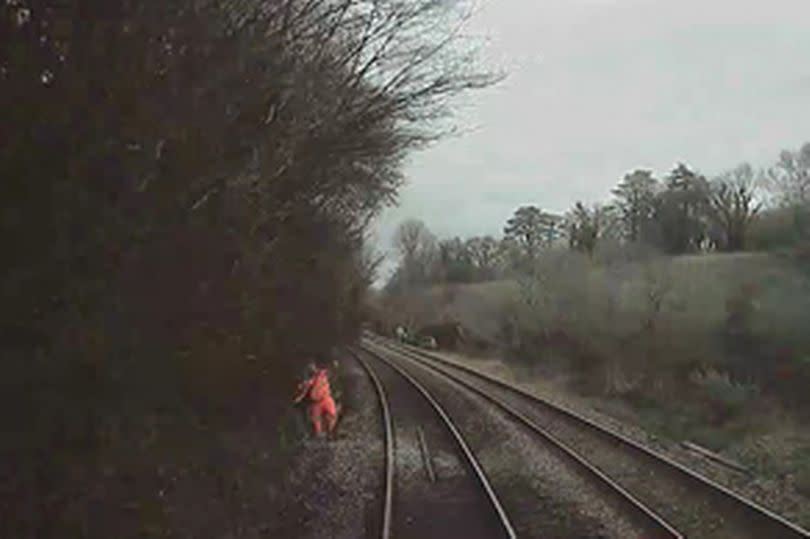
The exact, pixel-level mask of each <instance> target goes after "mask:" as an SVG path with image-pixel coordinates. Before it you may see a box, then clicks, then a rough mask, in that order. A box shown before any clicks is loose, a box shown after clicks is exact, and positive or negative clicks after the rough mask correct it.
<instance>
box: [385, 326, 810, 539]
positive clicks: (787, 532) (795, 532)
mask: <svg viewBox="0 0 810 539" xmlns="http://www.w3.org/2000/svg"><path fill="white" fill-rule="evenodd" d="M378 339H380V338H379V337H378V338H377V339H375V340H378ZM380 344H381V345H382V346H384V347H386V348H393V349H395V350H400V351H404V352H406V353H409V354H411V356H416V358H419V359H416V358H415V360H421V361H423V362H425V361H430V362H434V363H438V364H441V365H444V366H446V367H449V368H451V369H456V370H459V371H462V372H465V373H467V374H469V375H471V376H473V377H474V378H477V379H479V380H482V381H484V382H486V383H490V384H493V385H495V386H498V387H500V388H502V389H505V390H507V391H509V392H511V393H513V394H515V395H518V396H520V397H522V398H524V399H527V400H528V401H530V402H533V403H535V404H538V405H540V406H542V407H544V408H546V409H548V410H550V411H552V412H554V413H556V414H557V415H560V416H562V417H565V418H567V419H570V420H572V421H573V422H574V423H578V424H580V425H583V426H585V427H586V428H587V429H589V430H590V431H592V432H596V433H598V434H599V435H601V436H604V437H606V438H608V439H610V440H613V441H614V442H618V443H619V444H620V445H621V446H624V447H626V448H628V449H630V450H632V451H635V452H636V453H638V454H641V455H643V456H645V457H646V458H648V459H651V460H652V461H654V462H657V463H659V464H661V465H663V466H665V467H667V468H669V469H670V470H673V471H676V472H678V473H679V474H680V475H682V476H683V477H685V478H687V479H689V480H690V481H692V482H693V483H694V484H696V485H699V486H701V487H703V488H705V489H707V490H708V491H711V492H713V493H715V494H717V495H719V496H721V497H722V498H724V499H725V500H726V501H728V502H731V503H733V504H735V505H736V506H737V507H738V508H741V509H743V510H744V511H747V512H749V513H750V514H753V515H755V516H757V517H758V518H759V519H760V520H761V522H762V523H763V524H765V525H766V526H768V527H770V528H772V529H771V530H770V532H772V533H778V534H779V535H768V536H767V537H769V538H770V537H774V538H775V537H779V538H780V539H781V538H784V539H795V538H802V539H810V531H808V530H806V529H804V528H802V527H801V526H799V525H798V524H795V523H793V522H791V521H789V520H787V519H786V518H785V517H783V516H781V515H779V514H777V513H775V512H774V511H772V510H770V509H768V508H766V507H764V506H762V505H760V504H758V503H757V502H755V501H753V500H750V499H748V498H746V497H744V496H742V495H741V494H738V493H737V492H734V491H733V490H731V489H730V488H728V487H726V486H724V485H721V484H720V483H718V482H716V481H714V480H712V479H709V478H708V477H706V476H705V475H703V474H701V473H700V472H697V471H695V470H692V469H691V468H689V467H687V466H685V465H684V464H681V463H680V462H678V461H676V460H674V459H673V458H672V457H669V456H667V455H664V454H663V453H661V452H659V451H657V450H655V449H652V448H650V447H647V446H645V445H643V444H642V443H640V442H637V441H636V440H633V439H632V438H629V437H628V436H626V435H624V434H621V433H619V432H616V431H614V430H613V429H611V428H609V427H607V426H604V425H600V424H599V423H597V422H595V421H594V420H592V419H590V418H588V417H585V416H583V415H582V414H580V413H579V412H576V411H574V410H571V409H570V408H567V407H565V406H563V405H560V404H557V403H554V402H551V401H549V400H547V399H544V398H542V397H539V396H537V395H534V394H532V393H529V392H528V391H526V390H525V389H522V388H520V387H517V386H514V385H512V384H510V383H507V382H505V381H503V380H500V379H498V378H496V377H494V376H491V375H489V374H485V373H483V372H481V371H479V370H478V369H475V368H473V367H469V366H467V365H461V364H459V363H457V362H455V361H450V360H448V359H445V358H442V357H439V356H437V355H436V354H431V353H428V352H425V351H422V350H419V349H414V348H413V347H411V346H404V345H401V344H399V343H396V344H394V343H391V342H390V341H389V340H388V339H385V340H384V341H383V342H382V343H380ZM763 537H764V536H763Z"/></svg>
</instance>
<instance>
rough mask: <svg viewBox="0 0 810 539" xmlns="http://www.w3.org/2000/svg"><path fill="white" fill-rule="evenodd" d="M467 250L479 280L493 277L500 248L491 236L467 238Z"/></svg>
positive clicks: (496, 268)
mask: <svg viewBox="0 0 810 539" xmlns="http://www.w3.org/2000/svg"><path fill="white" fill-rule="evenodd" d="M467 250H468V252H469V254H470V257H471V258H472V262H473V264H474V265H475V268H476V271H477V273H478V278H479V279H481V280H489V279H493V278H494V277H495V274H496V273H497V270H498V267H499V265H500V257H501V249H500V246H499V245H498V240H496V239H495V238H493V237H492V236H483V237H480V236H478V237H474V238H470V239H469V240H467Z"/></svg>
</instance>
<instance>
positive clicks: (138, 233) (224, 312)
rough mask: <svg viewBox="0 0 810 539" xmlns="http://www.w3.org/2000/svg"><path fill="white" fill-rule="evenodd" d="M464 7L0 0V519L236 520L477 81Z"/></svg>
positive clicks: (47, 525)
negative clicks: (467, 50) (457, 27)
mask: <svg viewBox="0 0 810 539" xmlns="http://www.w3.org/2000/svg"><path fill="white" fill-rule="evenodd" d="M456 9H457V8H455V7H451V8H448V7H446V6H443V5H441V3H437V2H431V1H427V0H425V1H421V0H419V1H415V2H414V1H404V0H382V1H379V2H374V3H371V2H365V1H363V0H307V1H305V0H280V1H274V2H266V1H259V0H232V1H217V0H203V1H191V0H167V1H160V2H146V3H143V2H129V1H124V0H103V1H102V0H75V1H71V2H57V1H34V0H11V1H8V2H3V4H2V5H1V6H0V108H1V109H2V110H3V121H2V122H0V140H2V141H3V142H2V147H0V178H2V187H0V189H2V197H0V235H1V236H2V244H3V246H4V249H5V252H4V257H3V258H4V261H5V263H4V264H3V268H2V270H0V272H1V273H0V287H2V291H3V296H2V297H3V302H2V309H1V310H0V318H1V319H2V322H0V327H2V332H3V333H2V338H3V350H4V354H3V361H2V374H1V375H0V378H2V380H3V383H2V388H0V394H2V399H3V402H2V403H1V404H2V406H1V407H0V414H2V417H3V425H4V428H3V434H2V438H3V439H2V444H3V454H2V459H0V460H1V461H2V464H0V493H1V494H0V496H1V497H2V499H0V505H2V512H1V513H0V522H2V524H1V525H0V535H2V536H4V537H67V536H84V537H89V536H98V537H124V536H135V535H138V534H139V533H146V534H148V535H151V536H162V535H165V534H169V533H174V534H179V535H183V534H187V535H188V536H200V535H199V533H195V532H193V530H192V529H190V528H185V529H184V528H183V522H185V523H186V524H188V525H190V526H191V525H192V523H193V525H194V526H199V527H200V530H206V532H205V533H204V535H208V536H220V535H221V536H224V535H225V534H226V528H228V527H229V526H231V527H233V526H235V524H234V523H233V522H232V521H229V518H237V516H238V515H239V514H240V513H239V511H240V509H239V507H240V506H239V504H238V503H236V501H234V500H235V499H234V498H228V496H226V495H225V493H226V492H231V491H230V490H229V489H231V485H230V483H229V481H230V480H231V479H233V480H234V481H236V479H238V477H236V476H237V475H238V474H240V473H247V474H248V475H250V474H251V473H257V474H270V475H267V476H265V477H264V479H263V480H262V484H263V485H266V484H267V483H268V482H270V483H272V478H273V477H274V476H273V475H272V473H271V472H273V470H278V469H280V467H282V466H283V464H284V462H283V460H281V456H280V454H279V453H278V452H277V451H276V448H277V439H276V437H275V433H276V428H277V427H276V426H277V424H278V423H277V420H278V418H279V416H280V414H281V413H282V411H283V410H284V408H285V406H286V404H287V401H288V399H289V393H290V388H291V387H292V383H293V380H294V377H295V376H296V375H297V369H298V368H299V365H300V363H301V361H302V360H303V359H304V358H305V357H307V356H309V355H314V356H316V357H326V356H327V355H328V354H329V352H330V351H331V350H332V349H333V347H334V346H337V345H340V344H341V343H345V342H347V341H350V340H351V339H353V338H354V337H355V336H356V334H357V332H358V328H359V322H360V318H361V317H362V300H363V297H364V294H365V291H366V289H367V288H368V286H369V284H370V282H371V280H372V279H373V277H372V271H373V266H374V264H373V263H372V262H373V261H372V260H370V259H369V257H368V256H367V253H366V251H365V248H364V244H363V237H364V231H365V228H366V225H367V224H368V222H369V220H370V219H371V218H372V217H373V216H374V215H375V214H376V213H377V212H378V211H379V210H380V208H381V207H383V206H384V205H386V204H388V203H390V202H391V201H392V199H393V196H394V195H395V192H396V189H397V187H398V186H399V184H400V181H401V177H400V173H399V166H400V163H401V160H402V158H403V157H404V155H405V154H406V153H407V152H408V151H409V150H411V149H414V148H418V147H420V146H422V145H423V144H425V143H427V142H429V141H431V140H433V138H434V137H435V136H436V134H437V129H436V127H437V125H438V124H433V123H431V122H432V120H435V119H438V118H441V117H442V115H443V114H444V113H445V112H446V110H445V104H446V99H447V98H448V97H451V96H452V95H454V94H456V93H458V92H460V91H463V90H466V89H469V88H473V87H476V86H480V85H482V84H486V83H488V82H489V78H487V77H480V76H478V75H476V74H472V73H469V72H468V71H467V69H469V66H470V65H471V64H470V62H469V59H468V58H463V57H460V56H458V55H455V56H453V55H452V54H448V53H449V51H450V47H448V45H449V44H450V43H452V34H450V37H448V33H447V31H452V28H446V29H445V30H447V31H445V30H440V29H439V28H440V27H438V26H436V21H437V20H449V19H452V18H458V15H459V14H458V13H455V11H454V10H456ZM428 27H429V28H430V29H431V32H429V33H428V32H426V31H425V29H426V28H428ZM244 425H257V429H258V430H255V431H254V432H257V433H266V437H264V438H262V437H261V436H262V435H258V436H259V438H258V439H256V440H253V442H254V443H255V444H256V446H257V448H258V447H261V448H263V449H264V450H266V451H269V452H270V455H271V456H270V457H269V458H268V459H265V460H266V466H265V467H264V468H262V469H261V470H259V469H258V468H257V469H255V470H253V471H245V468H244V467H245V466H246V465H247V464H246V463H248V462H252V461H251V459H249V458H247V457H245V456H244V455H239V453H238V451H235V450H231V449H227V447H228V441H227V440H226V436H225V433H227V432H229V429H238V428H241V427H243V426H244ZM212 455H219V457H217V458H214V457H213V456H212ZM209 457H210V458H209ZM212 458H213V460H211V459H212ZM198 459H202V461H201V462H202V463H198V462H197V460H198ZM229 459H230V460H229ZM262 462H265V461H262ZM189 474H191V475H194V474H196V476H197V479H196V480H197V481H199V482H198V483H196V486H195V487H188V486H187V487H186V491H188V492H187V493H189V492H190V493H191V494H189V495H190V496H192V498H193V497H194V496H193V495H192V494H193V492H194V491H195V490H199V494H198V496H197V497H196V499H195V500H192V499H186V500H185V501H184V500H183V499H182V495H181V494H180V492H181V491H182V490H183V489H182V488H180V487H177V488H174V489H173V490H172V489H170V488H169V487H167V486H166V485H167V484H168V483H167V482H170V483H171V481H175V480H178V479H177V478H178V477H181V476H183V477H186V476H188V475H189ZM169 476H171V477H173V479H171V481H170V480H169V479H168V477H169ZM180 481H181V483H182V478H181V480H180ZM189 481H192V480H191V479H188V477H186V483H185V484H186V485H188V484H195V483H193V482H192V483H189ZM217 485H218V486H217ZM208 487H210V488H212V489H213V490H212V491H210V492H209V491H208V490H206V489H207V488H208ZM170 490H171V492H170ZM216 492H219V494H218V495H217V494H216ZM164 494H165V496H166V499H163V496H164ZM265 494H266V493H265ZM122 497H123V498H122ZM169 498H172V500H173V502H172V503H174V504H175V505H174V508H173V509H171V508H169V506H170V505H171V503H170V502H169V501H167V500H169ZM133 499H134V500H135V501H134V502H132V500H133ZM216 500H219V501H221V502H222V503H219V504H218V503H216ZM229 500H230V501H229ZM254 501H255V500H254ZM130 502H131V503H130ZM231 503H233V505H229V504H231ZM133 504H134V505H133ZM91 508H92V510H91ZM127 508H128V509H127ZM170 509H171V510H170ZM231 510H232V511H233V512H232V513H229V511H231ZM184 512H185V514H184ZM190 513H194V514H195V515H197V517H196V520H195V519H192V518H190V519H189V520H187V521H183V518H184V515H185V516H188V514H190ZM235 515H237V516H235ZM206 523H207V524H206ZM206 525H210V526H214V527H213V528H211V527H209V528H207V529H206V528H205V526H206ZM223 527H224V528H223ZM172 530H173V531H172ZM231 531H233V530H231Z"/></svg>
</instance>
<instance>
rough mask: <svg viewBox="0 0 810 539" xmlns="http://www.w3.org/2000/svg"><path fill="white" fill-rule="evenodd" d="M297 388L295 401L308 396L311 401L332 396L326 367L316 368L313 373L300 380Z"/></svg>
mask: <svg viewBox="0 0 810 539" xmlns="http://www.w3.org/2000/svg"><path fill="white" fill-rule="evenodd" d="M298 388H299V392H298V396H297V397H296V398H295V400H296V402H298V401H300V400H302V399H303V398H304V397H309V400H310V401H311V402H319V401H322V400H324V399H327V398H332V392H331V389H330V387H329V377H328V376H327V374H326V369H318V371H317V372H316V373H315V374H313V375H312V376H311V377H310V378H308V379H307V380H305V381H304V382H302V383H301V385H300V386H298Z"/></svg>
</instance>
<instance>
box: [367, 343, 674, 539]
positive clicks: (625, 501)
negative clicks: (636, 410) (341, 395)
mask: <svg viewBox="0 0 810 539" xmlns="http://www.w3.org/2000/svg"><path fill="white" fill-rule="evenodd" d="M366 351H367V352H369V354H371V355H372V356H373V359H372V361H373V362H384V363H385V365H386V366H387V367H389V369H390V370H391V371H396V372H397V373H398V374H399V375H400V377H403V378H405V379H407V380H408V382H409V383H411V384H417V386H421V389H420V390H419V391H420V392H424V393H423V395H425V396H429V397H430V399H431V400H432V401H433V402H434V403H435V404H436V406H439V409H441V406H440V405H439V403H438V402H437V399H436V398H434V397H432V396H430V393H429V391H428V390H427V389H425V386H424V383H422V384H420V382H419V381H417V379H416V377H415V376H414V375H413V374H409V372H408V371H409V370H411V369H409V368H405V367H404V366H401V365H398V363H399V361H396V360H395V359H394V358H392V357H387V358H386V357H385V355H384V354H381V353H379V352H375V351H373V350H368V349H366ZM361 361H362V360H361ZM364 365H365V367H366V368H367V369H368V371H369V375H370V376H371V377H372V380H374V379H375V378H376V379H378V381H377V382H374V384H375V386H378V394H379V395H380V401H381V402H385V399H386V394H387V393H388V392H387V391H386V390H385V387H391V382H392V380H391V376H390V373H389V375H388V377H387V378H388V380H387V381H379V378H385V374H384V373H383V376H379V375H378V374H377V373H376V372H375V370H377V369H378V368H376V369H375V367H373V366H371V365H369V362H368V361H366V362H365V364H364ZM411 368H412V366H411ZM420 378H421V376H420ZM400 389H401V388H400ZM451 389H452V388H451ZM381 409H382V410H383V415H384V416H385V415H386V412H385V410H386V409H388V410H399V411H402V410H411V413H413V410H414V409H415V407H414V403H413V402H407V401H403V400H402V399H401V398H400V399H396V398H394V399H391V402H387V403H386V404H384V405H383V406H381ZM441 415H442V416H444V418H445V419H446V421H448V422H450V424H453V420H452V419H450V416H449V414H448V413H447V412H445V411H442V412H441ZM383 422H384V423H386V422H387V420H386V419H385V418H384V419H383ZM518 422H521V423H523V424H524V425H525V423H526V422H525V419H524V420H521V418H518ZM393 430H394V431H395V432H396V431H397V430H398V429H397V428H394V429H393ZM453 430H455V432H456V433H457V434H458V437H459V439H463V438H462V434H461V429H460V428H459V427H456V426H454V427H453ZM530 430H532V434H534V435H537V434H540V436H542V437H543V438H544V440H545V442H546V443H548V444H550V445H552V446H553V447H552V449H551V450H552V451H553V452H554V453H555V455H553V456H552V455H549V454H547V453H542V452H541V457H540V458H542V459H543V460H552V461H553V460H555V459H556V460H561V461H566V463H565V466H566V467H569V466H570V467H573V468H575V470H573V472H574V473H581V474H584V475H587V476H588V477H587V480H586V481H592V482H595V483H597V488H595V489H591V490H592V491H594V492H596V493H597V494H596V496H605V491H607V497H608V498H611V501H610V503H613V502H614V501H615V499H618V503H617V504H616V505H617V506H619V508H618V512H620V513H623V514H624V515H629V516H626V519H627V520H628V521H630V522H633V523H634V524H635V525H633V526H631V527H630V528H631V529H633V530H638V531H637V532H636V534H635V535H630V536H631V537H639V536H640V537H645V538H649V539H653V538H656V539H657V538H667V539H672V538H680V537H682V535H680V534H679V533H678V531H677V530H676V529H674V528H673V527H672V526H670V525H668V524H667V523H666V522H665V521H664V520H663V519H662V518H660V517H659V516H658V515H656V514H655V513H654V512H653V511H651V510H649V509H648V508H647V507H645V506H644V504H642V503H641V502H639V501H638V500H636V499H635V498H633V496H632V495H630V494H629V493H628V492H626V491H624V489H622V487H621V486H619V485H617V484H616V483H614V482H613V481H611V480H610V479H609V478H607V477H606V476H605V475H604V474H602V473H600V472H599V471H598V470H595V469H594V468H593V467H590V466H589V465H588V464H587V463H586V462H584V461H583V460H582V459H578V458H577V455H575V454H574V453H573V452H572V451H571V450H570V449H568V448H566V447H564V446H563V445H562V444H559V443H557V442H556V441H555V440H553V439H550V438H549V437H548V436H547V435H546V434H545V433H542V432H540V433H538V432H537V431H536V430H534V429H531V427H530ZM395 438H397V439H401V438H402V435H399V436H397V435H395ZM530 443H531V442H530ZM410 445H415V442H412V443H411V444H410ZM465 445H466V446H467V449H466V450H465V453H466V454H467V455H468V458H469V459H470V460H471V462H474V461H475V457H474V456H473V454H472V451H471V450H470V449H469V447H470V444H469V443H465ZM389 451H390V450H389ZM386 460H387V462H388V463H390V462H392V461H394V460H395V458H394V457H389V458H387V459H386ZM507 460H508V461H509V462H508V464H509V467H510V468H512V469H514V470H516V471H517V472H518V473H524V474H527V475H530V474H531V472H526V471H525V470H527V469H530V467H527V466H524V463H522V462H521V458H520V456H518V455H514V454H510V455H509V456H508V459H507ZM475 466H476V467H477V468H478V471H479V477H483V478H485V476H484V472H483V470H481V465H480V464H476V465H475ZM566 473H568V474H570V473H572V470H570V469H569V470H568V471H567V472H566ZM390 474H391V472H390V470H389V466H387V467H386V475H387V476H389V475H390ZM540 481H545V482H548V480H547V478H545V479H543V478H541V479H540ZM488 483H489V482H487V481H486V479H484V481H483V482H482V484H488ZM501 486H502V488H503V491H504V492H503V494H504V495H506V496H509V500H510V504H509V505H508V506H506V504H505V503H498V505H497V508H498V511H499V514H500V515H501V517H502V522H506V523H508V522H509V517H508V516H507V515H506V512H507V511H509V512H510V514H511V513H512V511H514V513H515V514H516V515H517V516H518V518H519V519H520V520H521V522H520V524H521V528H522V529H521V533H520V536H521V537H552V536H553V537H604V535H602V533H600V532H595V531H593V529H592V530H591V531H586V530H585V529H584V528H579V527H577V526H576V525H574V526H573V527H572V526H571V525H570V523H569V524H568V527H567V528H565V531H558V532H557V533H558V534H557V535H547V533H548V531H547V530H546V531H545V533H544V532H543V531H541V530H540V529H538V528H536V527H534V526H532V524H531V523H529V522H528V521H531V520H535V521H536V519H537V515H543V514H545V513H553V511H550V510H549V507H547V505H548V504H547V501H543V500H542V499H540V498H538V497H536V495H534V494H536V493H531V492H510V491H515V490H516V485H515V484H514V482H512V481H506V482H502V483H501ZM486 488H487V492H488V494H489V495H490V498H491V499H493V500H497V499H498V498H497V496H496V494H495V492H494V489H493V487H492V486H491V485H488V486H487V487H486ZM551 488H554V487H553V486H552V487H551ZM401 490H406V489H400V488H397V489H394V491H395V492H397V491H401ZM410 490H413V489H412V488H411V489H410ZM555 494H559V493H558V492H557V493H555ZM412 495H413V494H411V495H408V494H404V495H402V496H399V501H398V503H394V504H393V505H394V506H395V507H401V504H402V502H403V501H407V500H408V498H410V496H412ZM423 496H424V495H422V497H423ZM387 505H390V504H387ZM504 506H506V507H507V509H506V511H504V509H503V507H504ZM439 511H440V513H441V514H442V515H447V511H446V510H444V509H440V510H439ZM393 512H394V517H393V518H394V520H396V513H397V511H396V510H394V511H393ZM402 512H405V513H407V512H408V509H407V508H403V509H402ZM579 512H580V511H576V509H575V508H572V509H571V510H570V511H569V512H568V513H579ZM389 513H390V510H389ZM464 513H465V514H466V515H468V516H467V517H465V520H466V519H468V518H469V515H470V514H471V513H470V512H464ZM459 514H461V511H460V512H459ZM579 516H581V515H579ZM527 517H528V518H527ZM576 518H577V517H576V516H574V515H572V514H567V515H565V517H564V519H565V520H569V519H570V520H576ZM606 518H608V519H609V518H610V517H609V516H606ZM622 518H625V517H624V516H623V517H622ZM617 520H618V519H617ZM385 528H386V526H385V523H384V524H383V530H385ZM388 528H389V529H391V528H398V529H403V528H404V529H407V528H408V527H407V526H403V525H399V526H397V525H393V524H392V525H389V526H388ZM580 530H581V531H580ZM383 533H386V532H385V531H383ZM388 533H390V532H388ZM552 533H553V532H552ZM560 533H562V534H564V535H559V534H560ZM393 535H394V536H396V537H401V536H402V534H401V533H394V534H393ZM461 535H464V536H468V535H469V534H468V533H466V532H465V533H461V534H460V532H459V530H458V529H453V530H452V531H451V533H449V534H447V533H444V534H441V535H435V534H423V535H422V537H439V536H461ZM474 536H475V535H474ZM477 536H480V537H497V536H498V535H492V532H489V534H487V533H484V534H483V535H477ZM507 536H508V537H516V536H517V535H516V533H515V531H514V528H513V527H512V526H511V524H510V525H509V531H508V534H507ZM621 536H622V537H624V535H621ZM384 537H387V536H385V535H384Z"/></svg>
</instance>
